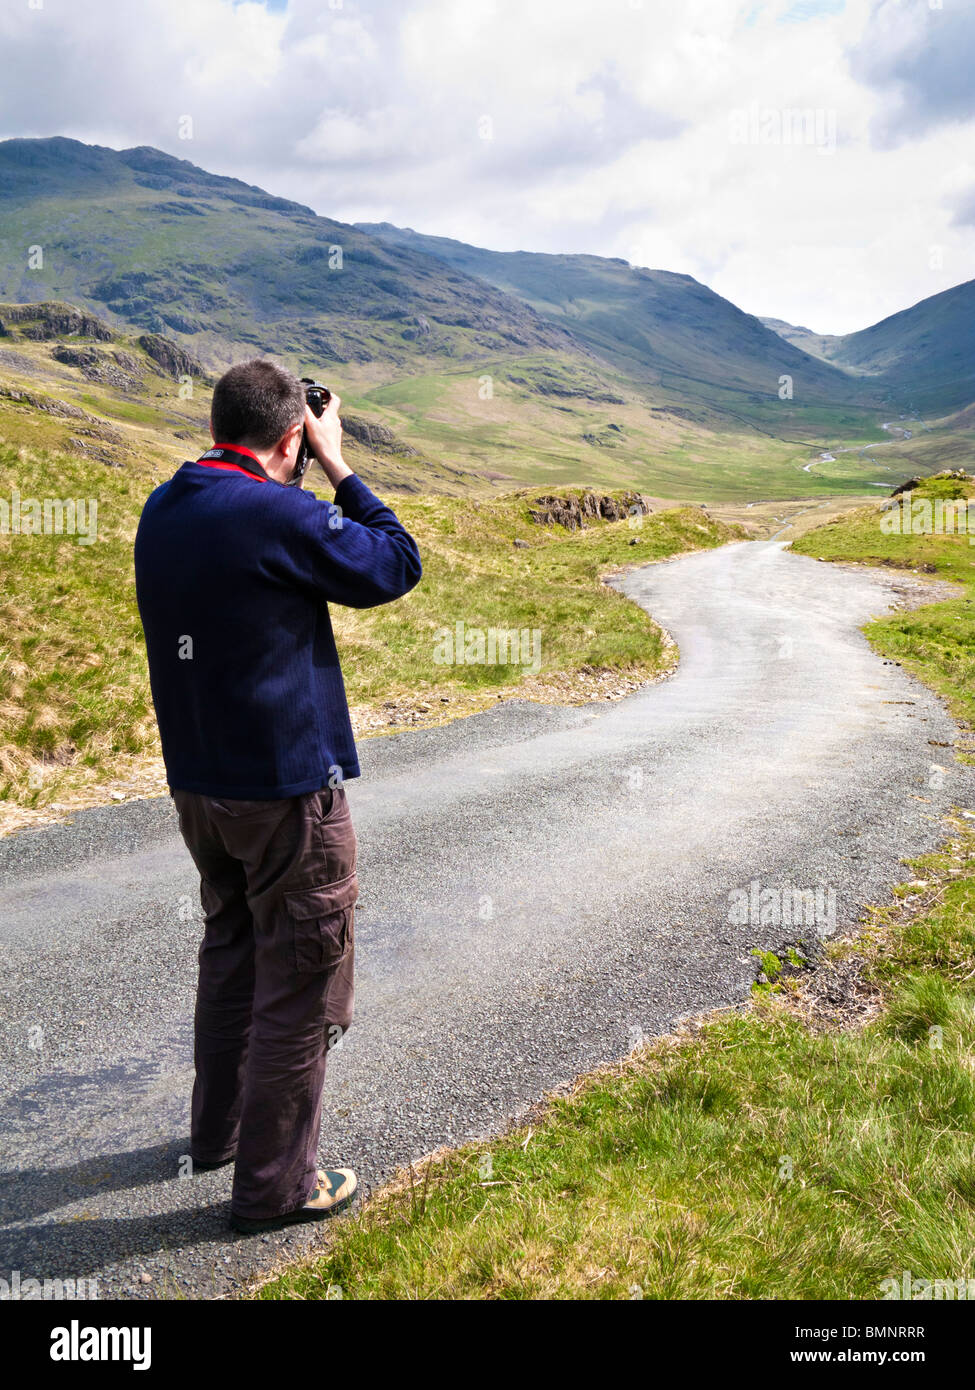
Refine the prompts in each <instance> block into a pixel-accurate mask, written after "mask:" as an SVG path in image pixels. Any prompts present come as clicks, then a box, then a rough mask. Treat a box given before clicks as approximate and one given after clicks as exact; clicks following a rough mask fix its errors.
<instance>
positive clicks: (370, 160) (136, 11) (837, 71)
mask: <svg viewBox="0 0 975 1390" xmlns="http://www.w3.org/2000/svg"><path fill="white" fill-rule="evenodd" d="M945 4H946V6H947V5H948V4H949V0H945ZM951 4H952V5H955V0H951ZM928 8H929V7H928V5H927V4H926V3H925V0H881V3H879V4H876V5H871V4H870V0H847V3H846V4H845V5H844V4H841V3H839V0H801V3H799V4H797V3H796V2H795V0H770V2H769V3H765V4H762V3H757V0H685V3H683V4H681V5H675V4H673V3H671V2H670V0H642V4H641V3H639V2H638V0H532V3H530V4H525V3H524V0H463V3H458V0H342V3H337V0H331V3H325V2H324V0H290V3H289V4H288V6H287V8H285V9H279V8H273V9H272V8H268V7H266V6H264V5H261V4H258V3H254V2H253V0H248V2H247V3H241V4H236V5H233V4H231V3H230V0H182V2H181V3H177V2H176V0H142V3H141V4H140V5H139V6H132V5H131V4H127V3H124V0H86V3H85V5H84V6H71V7H68V6H66V5H64V6H61V5H55V4H54V3H53V0H49V2H48V4H47V5H46V6H45V8H44V9H42V10H37V11H35V10H29V9H28V8H27V6H26V5H24V6H22V7H21V6H14V7H11V6H6V7H4V9H3V11H2V13H0V40H2V42H3V44H4V51H5V56H6V81H5V84H4V90H3V92H2V93H0V130H2V133H3V134H4V135H15V134H22V135H41V134H65V135H72V136H75V137H76V138H79V139H87V140H96V141H99V142H101V143H104V144H109V145H114V146H116V147H119V148H121V147H123V146H127V145H135V144H149V145H155V146H158V147H159V148H161V149H164V150H167V151H169V152H170V153H172V154H175V155H177V156H179V157H181V158H189V159H192V160H193V161H194V162H195V163H197V164H200V165H201V166H203V167H204V168H208V169H212V170H214V171H215V172H218V173H227V174H233V175H236V176H237V177H240V178H244V179H246V180H247V181H248V182H249V183H257V184H260V185H262V186H264V187H266V188H268V189H269V190H270V191H271V192H273V193H277V194H280V195H282V196H286V197H291V198H295V199H297V200H299V201H301V202H303V203H308V204H310V205H311V206H313V207H315V208H316V209H317V210H318V211H319V212H322V213H325V214H327V215H329V216H333V217H337V218H340V219H342V220H349V221H351V220H356V219H364V220H383V219H385V220H389V221H394V222H398V223H400V224H403V225H410V226H414V227H416V228H417V229H418V230H421V231H429V232H434V233H438V234H442V235H447V236H454V237H459V238H461V239H464V240H467V241H472V242H475V243H478V244H481V245H487V246H493V247H496V248H498V249H500V250H513V249H518V248H524V249H529V250H545V251H589V252H594V253H597V254H602V255H622V256H625V257H627V258H628V259H640V260H642V261H644V262H645V263H648V264H652V265H656V266H662V267H664V268H667V269H671V270H678V271H683V272H686V273H689V274H692V275H696V276H697V277H698V278H700V279H703V280H705V282H706V283H709V284H711V285H712V286H713V288H715V289H717V290H718V291H719V292H720V293H722V294H725V295H727V296H728V297H729V298H730V299H732V300H734V301H735V302H736V303H738V304H740V305H741V306H742V307H743V308H746V309H749V310H751V311H753V312H758V313H767V314H775V315H777V316H779V317H782V318H789V319H792V320H794V321H797V322H804V323H806V324H808V325H809V326H810V327H813V328H816V329H818V330H819V331H832V332H842V331H847V330H849V329H853V328H858V327H862V326H864V325H865V324H867V323H870V322H873V321H874V320H876V319H877V318H879V317H882V316H883V315H885V314H888V313H891V312H894V311H896V310H897V309H899V308H902V307H904V306H905V305H906V304H908V303H911V302H913V301H914V300H916V299H920V298H923V297H924V296H926V295H928V294H933V293H936V292H937V291H938V290H941V289H943V288H945V287H946V286H948V285H950V284H954V283H958V282H959V281H961V280H964V279H968V278H970V277H971V275H972V274H973V271H972V245H973V236H975V231H973V227H972V225H971V223H972V209H973V208H975V180H973V178H972V171H971V160H970V159H969V155H968V151H969V150H970V149H971V148H972V141H971V136H972V125H973V124H975V119H973V108H972V103H971V100H970V88H969V87H967V86H965V85H964V84H962V83H960V82H959V77H958V74H959V59H958V50H959V44H960V42H961V40H962V38H964V37H965V35H966V33H967V32H968V31H967V30H966V29H965V26H964V22H963V20H962V18H960V17H959V12H958V10H957V8H956V9H955V10H953V11H952V12H951V13H947V11H946V14H947V21H946V22H945V23H942V24H941V26H940V27H938V25H939V22H940V21H938V19H937V18H935V19H933V20H932V19H931V18H930V17H927V16H921V15H920V12H921V11H922V10H923V11H925V12H927V11H928ZM967 51H968V52H969V53H970V51H971V47H970V45H969V46H968V50H967ZM802 110H809V111H812V112H813V113H814V115H813V121H812V124H811V126H810V130H811V132H812V135H813V143H812V144H809V145H806V144H802V143H799V144H796V143H793V144H785V143H782V141H783V140H784V132H783V129H782V121H783V113H785V112H788V111H802ZM735 112H738V113H741V114H740V116H739V125H738V127H737V131H738V134H739V136H740V135H741V132H742V131H744V132H745V139H744V141H743V142H742V141H741V140H739V141H738V142H737V143H736V142H735V139H734V132H735V130H736V127H735V126H733V125H732V118H733V113H735ZM912 113H913V115H912ZM184 115H190V116H191V117H192V119H193V127H192V129H193V137H194V138H193V139H192V140H181V139H180V138H179V130H180V126H179V122H180V118H181V117H183V116H184ZM742 121H743V122H744V124H742ZM817 121H818V124H817ZM777 123H778V142H776V139H775V137H776V128H777ZM823 145H828V146H834V145H835V148H830V149H828V150H827V151H825V152H824V150H823V149H822V148H820V147H821V146H823ZM932 247H939V248H940V266H941V268H940V269H932V268H931V265H932V261H935V262H937V261H938V258H937V257H933V256H932V254H931V248H932Z"/></svg>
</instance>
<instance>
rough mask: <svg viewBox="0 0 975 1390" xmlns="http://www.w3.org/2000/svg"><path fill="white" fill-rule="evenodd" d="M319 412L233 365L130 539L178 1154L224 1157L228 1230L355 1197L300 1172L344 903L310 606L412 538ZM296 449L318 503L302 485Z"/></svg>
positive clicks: (347, 989)
mask: <svg viewBox="0 0 975 1390" xmlns="http://www.w3.org/2000/svg"><path fill="white" fill-rule="evenodd" d="M328 397H329V393H328V391H326V390H324V388H320V389H319V390H318V394H317V395H316V394H315V393H314V392H312V391H309V393H308V397H307V398H306V391H305V387H304V386H303V385H302V383H301V382H299V381H298V380H297V378H295V377H294V376H292V374H291V373H290V372H288V371H285V370H284V369H282V368H281V367H279V366H277V365H276V364H274V363H273V362H270V361H267V360H264V359H255V360H254V361H251V362H245V363H242V364H240V365H238V366H235V367H232V368H231V369H230V370H229V371H228V372H227V373H226V374H225V375H224V376H223V377H221V379H220V380H219V381H218V382H217V385H216V387H215V389H214V392H213V406H212V416H211V432H212V435H213V439H214V447H213V448H212V449H210V450H208V451H207V452H206V453H205V454H204V455H203V456H202V458H200V459H198V460H197V461H196V462H195V463H184V464H183V466H182V467H181V468H180V469H179V470H178V471H177V472H176V474H175V475H174V476H173V477H172V478H171V479H170V481H169V482H167V483H164V484H163V485H162V486H161V487H158V488H156V490H155V491H154V492H153V493H152V495H151V496H150V497H149V499H148V501H147V502H146V505H145V508H144V510H143V512H142V517H141V520H140V522H139V528H138V533H137V535H136V541H135V574H136V592H137V597H138V603H139V612H140V615H141V618H142V625H143V628H144V631H145V639H146V648H147V652H148V658H149V676H150V683H151V686H152V697H153V703H154V705H155V710H156V718H157V720H158V723H159V732H160V737H161V740H162V750H163V758H164V760H165V764H166V773H167V778H168V781H169V786H170V791H171V793H172V796H173V799H174V802H175V805H176V809H177V811H178V814H179V822H180V829H181V831H182V834H183V838H184V840H185V841H186V845H187V847H188V849H189V851H190V854H191V855H192V856H193V859H194V861H195V863H196V866H197V868H198V869H199V872H200V880H201V887H200V896H201V900H202V903H203V908H204V911H205V914H206V925H205V929H204V936H203V941H202V944H201V946H200V953H199V987H198V993H197V1003H196V1014H195V1064H196V1081H195V1084H194V1088H193V1100H192V1120H191V1136H190V1152H191V1157H192V1159H193V1163H194V1165H195V1167H196V1168H215V1167H218V1166H220V1165H222V1164H224V1163H230V1162H232V1161H234V1160H236V1166H235V1169H234V1181H233V1193H232V1198H231V1222H232V1224H233V1226H234V1227H235V1228H236V1229H237V1230H240V1231H245V1232H256V1231H261V1230H265V1229H270V1228H272V1227H276V1226H280V1225H284V1224H287V1223H288V1222H292V1221H308V1220H318V1219H321V1218H322V1217H326V1216H330V1215H332V1214H334V1213H335V1212H336V1211H339V1210H341V1209H343V1208H344V1207H346V1206H348V1204H349V1203H350V1202H351V1201H352V1199H353V1197H354V1195H355V1190H356V1177H355V1174H354V1173H353V1172H351V1171H350V1170H349V1169H346V1168H338V1169H329V1168H325V1169H320V1168H319V1166H318V1162H317V1145H318V1137H319V1127H320V1122H321V1109H322V1087H323V1084H324V1079H325V1061H326V1053H327V1050H328V1048H329V1046H331V1045H334V1043H335V1042H336V1041H338V1039H339V1038H340V1037H341V1036H342V1033H343V1032H344V1031H345V1029H347V1028H348V1026H349V1024H350V1022H351V1019H352V1004H353V978H352V975H353V949H354V948H353V936H354V927H353V913H354V904H355V901H356V897H357V881H356V837H355V832H354V830H353V827H352V822H351V819H350V815H349V808H348V803H347V800H346V793H345V788H344V783H345V781H346V780H347V779H348V778H349V777H357V776H358V775H359V764H358V761H357V758H356V750H355V743H354V741H353V737H352V726H351V723H350V720H349V711H348V706H347V704H346V698H345V688H344V685H343V681H342V673H341V670H340V668H339V659H338V654H337V652H336V649H335V641H334V638H333V635H332V626H331V622H330V619H329V611H328V604H329V602H332V603H341V604H346V605H348V606H350V607H353V608H370V607H373V606H375V605H377V604H381V603H388V602H390V601H391V600H392V599H396V598H399V597H401V596H402V595H403V594H405V593H407V592H408V591H409V590H410V589H412V588H413V587H414V585H415V584H416V583H417V582H418V580H419V579H420V574H421V567H420V558H419V553H418V551H417V547H416V544H415V542H414V541H413V539H412V537H411V536H410V535H409V534H408V532H407V531H406V530H404V528H403V527H402V526H401V525H400V523H399V521H398V520H397V519H396V517H395V516H394V515H393V513H392V512H391V511H390V509H389V508H388V507H386V506H384V505H383V503H382V502H380V500H379V499H378V498H377V497H376V496H375V495H374V494H373V493H372V492H371V491H370V489H369V488H368V487H367V486H366V485H365V483H363V482H362V480H361V479H360V478H358V477H357V476H356V475H355V474H354V473H353V472H352V470H351V469H350V468H349V467H348V466H347V465H346V463H345V462H344V460H343V458H342V426H341V422H340V420H339V414H338V411H339V405H340V402H339V399H338V397H337V396H334V395H333V396H331V397H330V399H328ZM309 400H311V401H312V402H313V404H314V405H315V407H316V409H319V410H320V409H321V407H322V406H323V405H324V411H323V413H322V414H321V416H320V418H319V417H318V415H317V414H316V413H315V412H314V411H313V410H312V409H311V408H310V407H309V404H308V401H309ZM326 402H327V403H326ZM305 444H307V449H308V452H309V453H310V454H312V455H313V456H314V457H315V458H317V460H318V461H319V463H320V464H321V466H322V468H323V469H324V471H325V474H326V476H327V478H328V480H329V482H330V483H331V484H332V485H333V487H334V488H335V501H334V503H329V502H325V501H320V500H318V499H317V498H316V497H314V496H313V495H312V494H310V493H307V492H304V491H302V489H301V487H300V482H301V472H302V468H303V459H304V453H303V449H304V446H305ZM294 484H298V485H294Z"/></svg>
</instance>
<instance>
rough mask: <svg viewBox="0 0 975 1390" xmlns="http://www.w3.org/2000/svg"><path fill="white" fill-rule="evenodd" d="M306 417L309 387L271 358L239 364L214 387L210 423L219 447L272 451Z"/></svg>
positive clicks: (254, 359)
mask: <svg viewBox="0 0 975 1390" xmlns="http://www.w3.org/2000/svg"><path fill="white" fill-rule="evenodd" d="M304 414H305V388H304V387H303V386H302V384H301V382H300V381H299V380H298V378H297V377H296V376H294V375H292V373H291V372H289V371H288V370H287V368H285V367H279V366H278V364H277V363H276V362H272V361H271V360H270V359H269V358H267V357H254V358H252V360H251V361H250V362H238V363H237V365H236V366H234V367H231V368H230V370H229V371H227V372H224V374H223V376H222V377H221V378H220V380H219V381H218V382H217V384H216V386H215V387H214V388H213V404H212V406H211V408H210V421H211V425H212V428H213V434H214V438H215V440H216V442H217V443H218V444H245V443H246V444H253V445H255V446H256V447H257V448H258V449H270V448H271V447H272V446H273V445H275V444H277V442H278V440H279V439H280V438H281V437H282V436H283V435H285V434H287V432H288V430H289V429H291V427H292V425H296V424H297V423H298V421H299V420H301V419H303V418H304Z"/></svg>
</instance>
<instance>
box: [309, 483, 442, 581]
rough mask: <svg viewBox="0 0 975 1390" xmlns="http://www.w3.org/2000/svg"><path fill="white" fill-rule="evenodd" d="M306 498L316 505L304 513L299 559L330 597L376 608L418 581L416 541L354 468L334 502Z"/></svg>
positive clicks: (341, 486) (420, 571) (313, 579)
mask: <svg viewBox="0 0 975 1390" xmlns="http://www.w3.org/2000/svg"><path fill="white" fill-rule="evenodd" d="M308 500H309V501H313V505H312V506H309V507H308V508H307V512H306V516H305V517H304V518H303V519H302V522H303V524H302V527H301V550H302V554H301V557H300V559H301V561H303V564H302V568H303V569H304V570H305V573H306V575H307V577H308V578H309V579H310V580H311V583H312V585H313V586H314V588H315V590H316V591H317V592H318V593H320V594H321V596H322V598H323V599H325V600H326V602H329V603H341V604H344V605H345V606H346V607H348V608H374V607H376V606H377V605H378V604H381V603H390V602H392V600H393V599H397V598H401V597H402V596H403V594H407V593H409V591H410V590H411V589H412V588H414V587H415V586H416V585H417V584H418V583H419V581H420V577H421V575H422V573H423V569H422V566H421V564H420V552H419V550H418V549H417V544H416V541H415V540H414V539H413V537H412V536H411V535H410V533H409V531H407V530H406V528H405V526H403V524H402V523H401V522H400V521H399V519H398V518H397V516H396V515H395V513H394V512H393V511H392V510H391V509H390V508H389V507H387V506H386V505H385V504H384V503H383V502H381V501H380V500H379V498H378V497H377V496H376V494H375V493H374V492H372V491H371V490H370V489H369V488H368V487H367V486H366V484H365V483H364V482H363V481H362V479H361V478H359V477H357V476H356V474H354V473H353V474H352V475H351V476H350V477H348V478H343V479H342V481H341V482H340V483H339V485H338V487H337V488H336V490H335V502H334V504H333V503H329V502H320V501H318V500H317V499H314V500H313V499H311V498H309V499H308ZM296 558H298V557H296Z"/></svg>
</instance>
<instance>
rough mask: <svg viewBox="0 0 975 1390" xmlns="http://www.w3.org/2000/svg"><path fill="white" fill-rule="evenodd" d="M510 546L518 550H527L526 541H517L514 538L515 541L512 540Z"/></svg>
mask: <svg viewBox="0 0 975 1390" xmlns="http://www.w3.org/2000/svg"><path fill="white" fill-rule="evenodd" d="M511 544H512V545H516V546H517V547H518V549H519V550H527V549H528V542H527V541H523V540H519V539H517V538H516V539H515V540H513V541H512V542H511Z"/></svg>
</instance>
